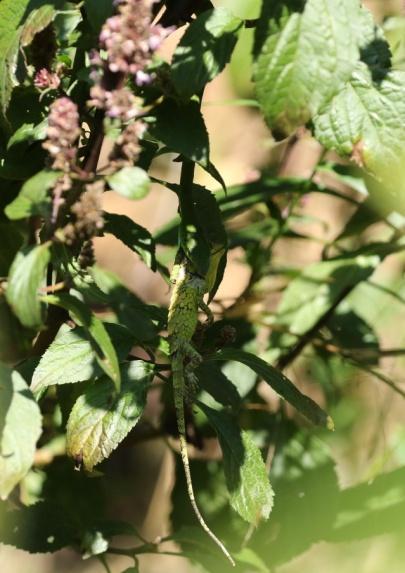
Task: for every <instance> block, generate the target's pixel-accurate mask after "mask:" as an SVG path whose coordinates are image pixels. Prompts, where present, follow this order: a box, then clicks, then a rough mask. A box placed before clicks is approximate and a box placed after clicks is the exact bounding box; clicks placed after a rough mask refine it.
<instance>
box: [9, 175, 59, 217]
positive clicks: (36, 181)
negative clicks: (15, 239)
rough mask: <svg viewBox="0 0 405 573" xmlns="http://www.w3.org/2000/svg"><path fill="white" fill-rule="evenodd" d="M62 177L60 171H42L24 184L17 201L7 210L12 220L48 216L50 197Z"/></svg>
mask: <svg viewBox="0 0 405 573" xmlns="http://www.w3.org/2000/svg"><path fill="white" fill-rule="evenodd" d="M59 177H60V172H59V171H48V170H44V171H40V172H39V173H37V174H36V175H34V176H33V177H31V178H30V179H28V181H26V182H25V183H24V185H23V186H22V188H21V191H20V193H19V195H18V197H17V198H16V199H14V201H13V202H12V203H10V204H9V205H7V207H6V209H5V213H6V215H7V217H8V218H9V219H11V220H17V219H24V218H25V217H31V216H33V215H43V216H45V215H47V214H48V211H49V205H50V202H51V198H50V197H49V195H48V191H49V189H51V188H52V187H53V186H54V184H55V183H56V181H57V179H58V178H59Z"/></svg>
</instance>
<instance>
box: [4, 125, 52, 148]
mask: <svg viewBox="0 0 405 573" xmlns="http://www.w3.org/2000/svg"><path fill="white" fill-rule="evenodd" d="M47 126H48V120H47V119H45V120H43V121H41V123H38V124H37V125H35V124H34V123H23V124H22V125H21V126H20V127H19V128H18V129H17V130H16V131H15V132H14V133H13V135H12V136H11V137H10V139H9V140H8V142H7V149H10V148H11V147H13V146H14V145H20V144H23V143H25V144H30V143H32V142H33V141H41V140H42V139H45V137H46V130H47Z"/></svg>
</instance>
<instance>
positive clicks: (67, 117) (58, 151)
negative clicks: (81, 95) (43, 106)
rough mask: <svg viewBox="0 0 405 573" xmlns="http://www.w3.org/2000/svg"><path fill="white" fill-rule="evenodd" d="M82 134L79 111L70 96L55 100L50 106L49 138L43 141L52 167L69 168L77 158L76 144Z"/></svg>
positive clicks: (65, 169)
mask: <svg viewBox="0 0 405 573" xmlns="http://www.w3.org/2000/svg"><path fill="white" fill-rule="evenodd" d="M79 135H80V127H79V113H78V111H77V106H76V104H74V103H73V102H72V101H71V100H70V99H69V98H67V97H62V98H59V99H57V100H55V101H54V102H53V103H52V105H51V108H50V112H49V120H48V129H47V139H46V140H45V142H44V143H43V147H44V149H46V150H47V151H48V152H49V154H50V155H51V157H53V164H52V167H53V168H54V169H61V170H63V171H67V170H69V167H70V165H71V164H72V163H73V161H74V160H75V158H76V152H77V150H76V148H75V147H74V144H75V142H76V140H77V138H78V137H79Z"/></svg>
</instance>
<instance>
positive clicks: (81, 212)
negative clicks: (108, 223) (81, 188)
mask: <svg viewBox="0 0 405 573" xmlns="http://www.w3.org/2000/svg"><path fill="white" fill-rule="evenodd" d="M103 191H104V182H103V181H96V182H95V183H90V184H88V185H86V191H85V192H84V193H82V195H81V196H80V199H79V200H78V201H77V202H76V203H75V204H74V205H73V206H72V208H71V213H72V215H73V217H74V221H73V222H72V223H69V224H68V225H66V227H65V228H64V231H63V234H64V237H65V241H66V242H67V243H68V244H74V243H77V242H83V241H88V240H89V239H91V238H92V237H95V236H96V235H97V234H98V233H99V231H100V230H101V229H102V228H103V226H104V219H103V210H102V195H103Z"/></svg>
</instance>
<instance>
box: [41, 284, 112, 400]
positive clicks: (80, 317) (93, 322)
mask: <svg viewBox="0 0 405 573" xmlns="http://www.w3.org/2000/svg"><path fill="white" fill-rule="evenodd" d="M44 301H45V302H47V303H49V304H53V305H56V306H61V307H62V308H65V309H66V310H68V311H69V312H70V313H71V314H72V315H73V318H74V319H75V321H76V322H77V323H78V324H79V325H80V326H83V327H84V329H85V331H86V333H87V335H88V336H89V338H90V340H91V342H92V343H93V348H94V351H95V354H96V358H97V362H98V363H99V365H100V366H101V368H102V369H103V370H104V372H105V373H106V374H107V375H108V376H109V377H110V378H111V380H112V381H113V382H114V385H115V387H116V390H117V391H119V389H120V386H121V373H120V368H119V363H118V357H117V353H116V351H115V349H114V346H113V344H112V342H111V338H110V337H109V335H108V332H107V330H106V328H105V326H104V324H103V323H102V322H101V320H100V319H99V318H97V317H96V316H95V315H94V314H93V313H92V312H91V310H90V309H89V308H88V307H87V305H85V304H84V303H83V302H82V301H81V300H79V299H78V298H76V297H74V296H72V295H70V294H66V293H62V294H58V295H56V294H53V295H48V296H46V297H44Z"/></svg>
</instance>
